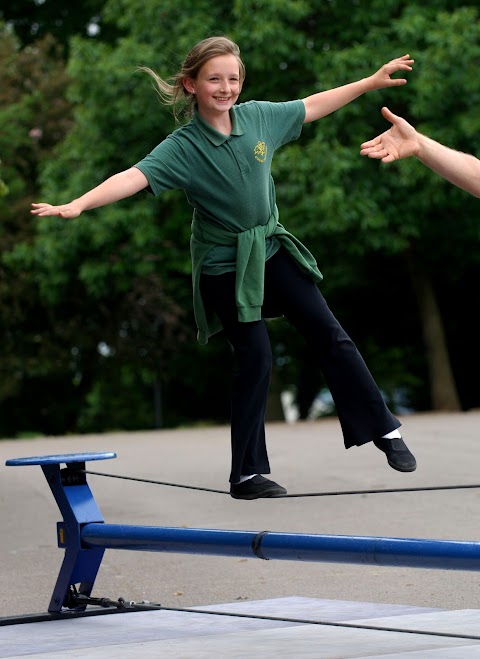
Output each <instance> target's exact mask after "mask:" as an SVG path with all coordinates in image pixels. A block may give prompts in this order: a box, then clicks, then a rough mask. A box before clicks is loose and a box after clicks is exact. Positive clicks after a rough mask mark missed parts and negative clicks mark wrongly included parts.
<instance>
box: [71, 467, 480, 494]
mask: <svg viewBox="0 0 480 659" xmlns="http://www.w3.org/2000/svg"><path fill="white" fill-rule="evenodd" d="M82 471H83V472H84V473H85V474H91V475H92V476H105V477H107V478H120V479H122V480H128V481H136V482H140V483H151V484H153V485H166V486H168V487H181V488H184V489H187V490H199V491H201V492H214V493H216V494H228V495H229V496H230V492H227V490H216V489H213V488H210V487H198V486H196V485H181V484H179V483H167V482H165V481H158V480H152V479H149V478H137V477H134V476H120V475H118V474H106V473H103V472H100V471H90V470H86V469H83V470H82ZM478 488H480V484H478V483H477V484H475V483H474V484H466V485H427V486H420V487H396V488H383V489H372V490H343V491H338V492H302V493H298V494H280V495H277V496H275V497H270V498H272V499H292V498H295V497H334V496H345V495H352V494H388V493H390V494H391V493H395V492H433V491H439V490H473V489H478Z"/></svg>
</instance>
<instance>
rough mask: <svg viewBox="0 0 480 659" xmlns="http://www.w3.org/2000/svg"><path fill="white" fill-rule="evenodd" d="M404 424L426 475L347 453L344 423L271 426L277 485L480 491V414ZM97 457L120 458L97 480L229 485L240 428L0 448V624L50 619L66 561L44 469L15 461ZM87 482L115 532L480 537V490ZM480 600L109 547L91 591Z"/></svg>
mask: <svg viewBox="0 0 480 659" xmlns="http://www.w3.org/2000/svg"><path fill="white" fill-rule="evenodd" d="M402 421H403V424H404V425H403V428H402V433H403V436H404V438H405V440H406V442H407V443H408V445H409V447H410V448H411V450H412V451H413V452H414V453H415V455H416V457H417V462H418V468H417V471H416V472H414V473H411V474H401V473H398V472H396V471H394V470H392V469H391V468H390V467H389V466H388V465H387V462H386V459H385V456H384V454H383V453H381V452H380V451H378V450H377V449H376V448H375V447H374V446H373V445H371V444H369V445H367V446H364V447H361V448H352V449H350V450H348V451H345V449H344V448H343V443H342V438H341V432H340V428H339V425H338V421H337V419H321V420H318V421H312V422H302V423H295V424H286V423H283V424H282V423H280V424H270V425H269V426H268V427H267V434H268V446H269V453H270V461H271V466H272V478H274V479H275V480H277V481H278V482H280V483H281V484H282V485H284V486H285V487H287V489H288V490H289V492H290V493H295V492H323V491H328V492H334V491H339V490H340V491H343V490H356V489H377V488H399V487H421V486H425V487H432V486H446V485H460V484H477V483H478V484H479V486H480V469H479V466H480V450H479V449H480V444H479V442H480V411H479V410H475V411H470V412H466V413H459V414H434V413H432V414H416V415H411V416H406V417H404V418H403V419H402ZM84 451H114V452H116V453H117V456H118V457H117V458H116V459H113V460H105V461H100V462H91V463H88V464H87V469H91V471H102V472H107V473H111V474H120V475H126V476H129V477H133V478H135V477H137V478H146V479H153V480H161V481H168V482H173V483H180V484H187V485H196V486H199V487H208V488H214V489H222V490H227V489H228V483H227V475H228V472H229V460H230V452H229V429H228V428H227V427H213V428H198V429H188V430H183V429H178V430H165V431H152V432H135V433H112V434H105V435H85V436H70V437H58V438H38V439H32V440H2V441H0V524H1V526H0V556H1V570H0V617H5V616H13V615H20V614H28V613H39V612H44V611H46V610H47V607H48V603H49V601H50V597H51V594H52V591H53V587H54V584H55V581H56V578H57V575H58V571H59V568H60V564H61V561H62V559H63V551H62V550H60V549H58V548H57V545H56V531H55V525H56V522H57V521H59V519H60V517H59V512H58V509H57V506H56V503H55V501H54V499H53V497H52V495H51V493H50V490H49V488H48V486H47V483H46V481H45V478H44V476H43V473H42V471H41V469H40V467H38V466H27V467H6V466H5V461H6V460H7V459H9V458H18V457H27V456H35V455H51V454H58V453H76V452H84ZM88 482H89V484H90V487H91V489H92V492H93V494H94V496H95V498H96V500H97V503H98V505H99V507H100V510H101V511H102V514H103V516H104V518H105V521H106V522H109V523H122V524H138V525H155V526H180V527H181V526H184V527H198V528H215V529H217V528H218V529H222V528H224V529H239V530H251V531H262V530H269V531H289V532H299V533H320V534H322V533H325V534H339V535H371V536H385V537H402V538H432V539H457V540H475V541H480V487H479V488H478V489H467V490H447V491H427V492H415V493H408V492H405V493H388V494H363V495H351V496H335V497H308V498H303V499H302V498H293V499H270V500H257V501H251V502H250V501H237V500H234V499H231V497H230V496H228V495H222V494H216V493H209V492H197V491H193V490H187V489H180V488H172V487H166V486H160V485H155V484H146V483H138V482H132V481H126V480H119V479H114V478H105V477H101V476H94V475H90V476H89V477H88ZM478 593H479V574H478V573H477V572H460V571H446V570H424V569H418V568H389V567H376V566H363V565H356V566H355V565H342V564H320V563H299V562H293V561H262V560H258V559H255V558H251V559H250V558H248V559H245V558H242V559H238V558H230V557H214V556H195V555H183V554H160V553H152V552H145V553H143V552H128V551H114V550H107V552H106V554H105V557H104V559H103V562H102V565H101V567H100V572H99V575H98V577H97V580H96V583H95V588H94V591H93V593H92V594H93V595H94V596H97V597H109V598H111V599H117V598H119V597H124V598H125V599H127V600H137V601H140V600H150V601H155V602H160V603H161V604H163V605H164V606H167V607H191V606H205V607H209V606H210V605H215V604H221V603H239V602H242V601H246V602H250V603H253V602H254V601H258V600H270V599H275V598H290V597H300V598H313V599H315V600H317V599H321V600H339V601H350V602H355V601H356V602H369V603H377V604H382V603H383V604H396V605H404V606H416V607H427V608H439V609H447V610H448V609H450V610H455V609H462V610H465V609H480V606H479V594H478ZM131 615H132V616H136V615H144V613H142V614H131ZM116 617H118V616H108V618H116ZM367 617H368V616H367ZM40 624H41V623H40ZM48 624H51V623H48ZM4 629H5V628H4ZM309 633H312V632H309ZM0 636H1V634H0ZM64 656H67V655H64ZM78 656H81V655H78ZM89 656H93V655H89ZM112 656H113V655H112ZM152 656H153V655H152ZM175 656H177V655H175ZM178 656H180V655H178ZM185 656H187V655H185ZM319 656H320V655H319ZM332 656H333V655H332ZM339 656H343V655H339ZM422 656H425V655H422ZM442 656H447V655H442ZM461 656H467V655H461ZM468 656H470V655H468ZM471 656H473V655H471ZM476 656H480V655H476Z"/></svg>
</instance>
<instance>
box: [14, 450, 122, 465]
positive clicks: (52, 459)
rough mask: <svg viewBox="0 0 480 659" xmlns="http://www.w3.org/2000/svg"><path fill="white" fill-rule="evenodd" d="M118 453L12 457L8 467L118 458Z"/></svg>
mask: <svg viewBox="0 0 480 659" xmlns="http://www.w3.org/2000/svg"><path fill="white" fill-rule="evenodd" d="M116 457H117V454H116V453H67V454H65V455H37V456H34V457H31V458H12V459H11V460H7V461H6V462H5V464H6V465H7V467H23V466H25V465H55V464H63V463H65V464H68V463H70V462H90V461H91V460H109V459H110V458H116Z"/></svg>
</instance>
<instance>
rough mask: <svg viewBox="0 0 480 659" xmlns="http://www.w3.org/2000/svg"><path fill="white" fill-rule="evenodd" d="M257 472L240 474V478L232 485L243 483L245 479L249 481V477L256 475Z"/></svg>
mask: <svg viewBox="0 0 480 659" xmlns="http://www.w3.org/2000/svg"><path fill="white" fill-rule="evenodd" d="M257 475H258V474H249V475H248V476H240V480H239V481H238V482H237V483H234V485H240V483H244V482H245V481H249V480H250V479H251V478H253V477H254V476H257Z"/></svg>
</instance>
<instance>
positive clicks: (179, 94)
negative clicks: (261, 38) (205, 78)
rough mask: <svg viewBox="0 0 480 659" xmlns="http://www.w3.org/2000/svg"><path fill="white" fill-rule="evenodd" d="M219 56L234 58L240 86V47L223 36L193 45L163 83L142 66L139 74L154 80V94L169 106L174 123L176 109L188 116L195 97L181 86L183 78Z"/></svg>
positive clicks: (242, 78)
mask: <svg viewBox="0 0 480 659" xmlns="http://www.w3.org/2000/svg"><path fill="white" fill-rule="evenodd" d="M219 55H235V57H236V58H237V60H238V65H239V69H240V84H241V83H243V81H244V79H245V65H244V63H243V62H242V59H241V57H240V48H239V47H238V46H237V44H236V43H235V42H233V41H231V40H230V39H228V38H227V37H209V38H208V39H203V41H200V42H199V43H197V44H196V45H195V46H194V47H193V48H192V49H191V51H190V52H189V53H188V55H187V56H186V57H185V59H184V61H183V64H182V68H181V69H180V71H179V72H178V73H177V74H176V75H174V76H172V77H171V78H169V79H168V81H167V80H163V78H161V77H160V76H159V75H158V74H157V73H155V71H153V70H152V69H149V68H148V67H146V66H142V67H140V71H145V73H148V74H149V75H150V76H152V78H153V79H154V81H155V85H156V87H157V91H158V95H159V96H160V100H161V101H162V103H165V104H166V105H172V106H173V115H174V117H175V119H176V120H177V121H178V120H179V117H178V108H179V107H183V109H184V114H185V116H187V117H191V116H192V114H193V107H194V105H195V95H194V94H191V93H190V92H189V91H187V90H186V89H185V87H184V85H183V83H184V81H185V79H186V78H192V79H193V80H195V78H196V77H197V76H198V73H199V71H200V69H201V68H202V66H203V65H204V64H205V63H206V62H208V60H210V59H212V57H218V56H219Z"/></svg>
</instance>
